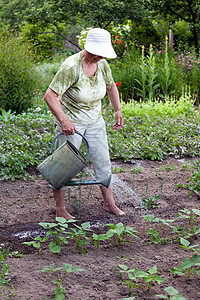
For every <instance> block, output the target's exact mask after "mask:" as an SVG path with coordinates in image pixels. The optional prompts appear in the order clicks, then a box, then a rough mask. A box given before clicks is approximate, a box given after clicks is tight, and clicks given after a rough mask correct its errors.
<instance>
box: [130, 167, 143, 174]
mask: <svg viewBox="0 0 200 300" xmlns="http://www.w3.org/2000/svg"><path fill="white" fill-rule="evenodd" d="M143 169H144V168H143V167H140V166H138V167H134V168H132V169H131V170H130V171H131V174H135V173H139V174H141V173H143Z"/></svg>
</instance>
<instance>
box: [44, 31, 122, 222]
mask: <svg viewBox="0 0 200 300" xmlns="http://www.w3.org/2000/svg"><path fill="white" fill-rule="evenodd" d="M84 48H85V49H84V50H82V51H80V52H79V53H77V54H74V55H72V56H70V57H68V58H67V59H66V60H65V61H64V62H63V64H62V65H61V67H60V68H59V70H58V72H57V74H56V75H55V77H54V78H53V80H52V82H51V84H50V86H49V88H48V89H47V92H46V94H45V97H44V99H45V101H46V103H47V105H48V107H49V109H50V110H51V112H52V113H53V114H54V116H55V117H56V121H55V126H56V134H58V133H60V132H62V133H63V135H61V136H60V137H59V139H58V141H57V147H58V146H60V145H61V144H62V143H64V141H66V139H68V140H69V141H70V142H72V143H73V144H74V145H75V147H77V148H79V147H80V144H81V137H80V136H79V135H77V134H74V133H75V131H78V132H80V133H81V134H84V135H85V137H86V138H87V140H88V142H89V145H90V159H91V162H92V164H93V168H94V172H95V176H96V179H97V180H103V179H105V178H107V177H108V176H110V175H111V162H110V157H109V150H108V143H107V135H106V128H105V123H104V120H103V118H102V115H101V99H102V98H103V97H104V96H105V94H106V91H107V94H108V97H109V99H110V101H111V103H112V106H113V108H114V111H115V119H116V122H115V124H114V125H113V128H114V129H115V130H119V129H120V128H121V127H122V126H123V117H122V113H121V106H120V99H119V93H118V89H117V87H116V84H115V82H114V80H113V78H112V74H111V71H110V68H109V66H108V63H107V61H106V60H105V59H104V57H107V58H115V57H116V53H115V51H114V49H113V48H112V45H111V38H110V33H109V32H108V31H107V30H104V29H100V28H94V29H91V30H89V32H88V35H87V39H86V43H85V47H84ZM100 189H101V191H102V195H103V199H104V205H103V209H104V210H105V211H107V212H109V213H113V214H115V215H116V216H122V215H124V212H123V211H122V210H120V209H119V208H118V207H117V206H116V204H115V202H114V198H113V193H112V190H111V188H110V187H109V188H107V187H105V186H100ZM53 194H54V198H55V203H56V216H58V217H64V218H65V219H72V218H73V216H71V215H70V213H69V212H68V211H67V209H66V207H65V191H63V190H53Z"/></svg>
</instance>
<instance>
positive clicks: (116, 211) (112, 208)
mask: <svg viewBox="0 0 200 300" xmlns="http://www.w3.org/2000/svg"><path fill="white" fill-rule="evenodd" d="M103 209H104V210H105V211H107V212H109V213H112V214H114V215H116V216H117V217H122V216H124V215H125V212H123V210H121V209H119V207H117V206H116V205H115V204H114V205H109V204H108V203H107V204H104V205H103Z"/></svg>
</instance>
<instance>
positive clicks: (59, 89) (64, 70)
mask: <svg viewBox="0 0 200 300" xmlns="http://www.w3.org/2000/svg"><path fill="white" fill-rule="evenodd" d="M76 81H77V76H76V72H75V70H74V69H73V67H69V66H67V65H65V64H63V65H61V66H60V68H59V70H58V72H57V73H56V75H55V76H54V78H53V80H52V82H51V83H50V85H49V87H50V88H51V89H52V90H53V91H54V92H55V93H56V94H58V95H59V96H62V95H63V94H64V93H65V91H66V90H67V89H68V88H69V87H70V86H72V85H73V84H74V83H76Z"/></svg>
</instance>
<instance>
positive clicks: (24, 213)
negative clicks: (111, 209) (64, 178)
mask: <svg viewBox="0 0 200 300" xmlns="http://www.w3.org/2000/svg"><path fill="white" fill-rule="evenodd" d="M190 160H191V159H180V160H177V159H174V158H168V159H167V160H164V161H162V162H157V161H148V160H146V161H136V162H135V164H130V163H123V162H121V161H113V163H112V164H113V168H114V169H115V170H116V169H118V170H121V171H123V170H124V169H123V168H125V172H121V173H120V172H119V173H117V174H114V175H113V180H112V183H111V187H112V188H113V191H114V195H115V200H116V203H117V205H118V206H119V207H120V208H121V209H122V210H124V211H125V213H126V215H125V216H124V217H121V218H120V217H115V216H114V215H111V214H109V213H107V212H105V211H104V210H103V209H102V197H101V194H100V189H99V186H96V185H93V186H90V187H89V186H82V187H81V195H80V189H78V188H77V187H72V188H71V190H70V196H69V195H68V193H67V194H66V206H67V207H68V210H69V212H70V213H71V214H72V215H73V216H75V218H76V219H77V222H78V223H77V224H81V223H83V222H88V221H90V223H91V229H92V230H93V231H94V232H95V233H97V234H99V233H102V232H105V230H107V229H108V228H107V227H105V226H101V225H105V224H108V223H113V224H117V223H119V222H122V223H123V224H124V225H129V226H132V227H134V228H135V229H136V230H137V231H138V234H137V235H138V236H139V237H140V239H136V238H130V240H131V241H132V242H133V243H125V244H124V245H123V246H121V247H118V246H117V243H116V241H115V240H114V239H112V240H109V241H106V242H105V241H104V242H101V243H100V248H99V249H97V248H96V247H95V246H94V245H93V243H92V242H90V245H88V246H87V252H86V254H84V255H82V254H81V253H80V252H79V251H78V249H77V248H76V247H75V244H74V243H73V241H70V242H69V244H68V245H65V246H63V248H62V250H61V253H60V256H59V257H58V256H57V255H56V254H53V253H51V252H50V251H49V248H48V243H46V244H45V243H43V244H42V250H41V254H40V255H39V254H38V253H37V251H36V249H35V248H33V247H32V246H27V245H24V244H22V243H23V242H25V241H30V240H31V238H30V236H34V237H36V236H39V235H40V236H42V233H44V232H43V231H42V228H41V226H39V225H38V224H37V223H38V222H54V221H55V205H54V199H53V195H52V191H51V189H50V188H49V185H48V183H47V182H46V181H44V180H42V179H41V176H40V175H39V174H36V176H35V181H31V180H27V181H21V180H16V181H14V182H12V181H6V182H1V184H0V203H1V206H0V244H1V247H2V249H3V248H9V252H10V255H9V256H8V257H7V260H6V263H7V264H8V265H9V267H10V269H11V273H10V275H9V278H10V279H11V281H10V286H4V287H1V288H0V291H1V293H2V296H1V299H5V300H7V299H16V300H28V299H31V300H44V299H55V296H54V291H55V285H54V284H53V283H52V282H51V280H53V276H52V274H49V275H48V276H46V275H45V274H44V273H41V272H38V270H41V269H42V268H44V267H46V266H49V265H51V264H53V263H54V264H55V266H56V267H61V266H62V265H63V263H67V264H72V265H73V266H79V267H81V268H83V269H84V270H85V271H84V272H79V273H76V274H69V275H68V276H67V277H66V278H65V280H64V282H63V287H64V288H65V289H66V299H71V300H75V299H76V300H79V299H80V300H92V299H95V300H102V299H106V300H107V299H108V300H114V299H115V300H116V299H117V300H118V299H123V298H127V297H130V295H131V294H130V293H129V289H128V287H127V286H126V285H125V283H124V282H123V281H122V279H121V278H120V276H119V266H118V265H119V264H125V265H127V266H128V267H130V268H131V267H134V268H136V269H140V270H143V271H148V270H149V269H150V268H151V267H153V266H155V265H156V266H157V268H158V273H159V275H160V276H162V277H163V278H164V279H165V281H164V283H162V284H160V285H158V284H154V285H152V287H151V289H150V291H148V289H147V285H146V284H144V283H143V284H142V287H141V288H140V289H137V290H136V291H135V292H136V293H137V296H136V298H135V299H159V298H157V297H155V295H156V294H163V293H164V288H165V287H168V286H173V287H174V288H175V289H177V290H178V291H179V292H180V293H181V294H183V296H184V297H186V298H187V299H190V300H192V299H200V285H199V279H198V277H197V276H192V277H191V278H190V279H187V278H186V277H185V276H181V277H180V276H173V275H172V274H171V272H170V271H169V270H170V268H172V267H174V266H177V265H180V264H181V262H182V260H183V259H184V258H186V257H188V253H187V251H186V250H185V249H183V248H181V247H180V246H179V245H178V243H177V242H175V241H174V240H172V234H171V233H170V232H171V229H170V228H169V227H164V228H163V230H162V233H161V236H162V237H165V238H166V240H167V242H166V243H159V244H154V243H152V240H151V237H150V236H148V235H147V234H146V233H147V231H148V228H150V223H149V222H147V221H145V220H144V218H143V215H145V214H154V215H155V216H156V217H159V218H162V219H175V218H176V217H177V216H176V214H177V212H178V211H179V210H181V209H184V208H187V209H189V210H191V209H192V208H196V209H200V201H199V200H200V199H199V196H198V195H195V194H194V195H192V196H191V197H190V196H189V194H188V190H187V189H185V188H177V185H178V184H185V183H187V182H188V178H189V176H190V175H191V172H190V171H189V170H183V168H182V166H183V165H184V164H185V163H186V162H187V163H190ZM169 165H170V166H172V165H173V166H175V169H174V170H171V171H168V170H167V169H168V167H167V166H169ZM136 166H137V167H138V166H139V167H142V172H141V173H136V174H135V177H133V175H132V173H131V169H132V168H134V167H136ZM163 167H165V169H163ZM147 193H148V194H149V195H151V196H155V195H160V196H161V198H160V199H159V200H158V206H157V207H156V208H154V209H151V210H148V209H146V208H145V207H144V206H142V202H141V200H142V199H143V198H146V197H147V195H146V194H147ZM178 222H179V223H178ZM184 222H185V221H184V220H180V221H177V222H176V223H175V224H176V225H178V224H181V225H183V226H185V223H184ZM191 243H192V244H198V243H199V236H195V237H193V238H192V239H191ZM14 251H17V253H21V254H24V257H21V258H20V257H18V255H17V254H16V252H14ZM12 253H13V254H12Z"/></svg>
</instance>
